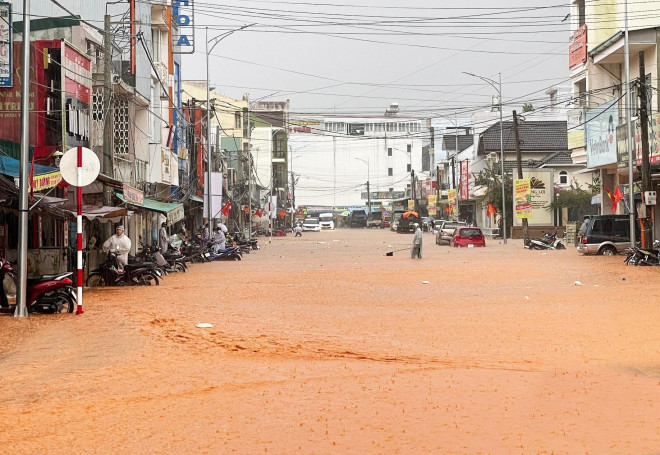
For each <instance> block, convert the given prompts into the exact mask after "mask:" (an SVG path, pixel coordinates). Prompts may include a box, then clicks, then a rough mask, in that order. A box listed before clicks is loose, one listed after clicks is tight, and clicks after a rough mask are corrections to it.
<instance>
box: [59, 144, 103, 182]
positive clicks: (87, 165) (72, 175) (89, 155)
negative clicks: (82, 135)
mask: <svg viewBox="0 0 660 455" xmlns="http://www.w3.org/2000/svg"><path fill="white" fill-rule="evenodd" d="M81 148H82V178H81V182H80V186H87V185H89V184H90V183H92V182H94V180H96V177H98V175H99V172H101V162H100V161H99V157H98V156H96V153H94V152H93V151H91V150H90V149H88V148H86V147H81ZM60 172H61V173H62V178H63V179H64V181H65V182H66V183H68V184H69V185H73V186H78V147H74V148H71V149H69V150H67V151H66V153H65V154H64V155H63V156H62V159H61V160H60Z"/></svg>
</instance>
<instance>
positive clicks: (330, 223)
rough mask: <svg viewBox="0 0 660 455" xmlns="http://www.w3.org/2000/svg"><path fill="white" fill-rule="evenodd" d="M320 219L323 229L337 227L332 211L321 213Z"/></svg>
mask: <svg viewBox="0 0 660 455" xmlns="http://www.w3.org/2000/svg"><path fill="white" fill-rule="evenodd" d="M319 221H320V222H321V229H334V228H335V220H334V219H333V218H332V213H321V214H320V215H319Z"/></svg>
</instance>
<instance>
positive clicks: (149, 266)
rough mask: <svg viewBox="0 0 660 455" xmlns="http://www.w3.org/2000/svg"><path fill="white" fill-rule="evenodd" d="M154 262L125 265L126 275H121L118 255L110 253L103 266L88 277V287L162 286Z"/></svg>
mask: <svg viewBox="0 0 660 455" xmlns="http://www.w3.org/2000/svg"><path fill="white" fill-rule="evenodd" d="M154 266H155V264H154V263H153V262H142V263H133V264H126V265H124V273H119V267H118V263H117V253H116V252H114V251H110V252H109V253H108V257H107V259H106V260H105V262H104V263H103V264H101V265H100V267H99V268H98V269H96V270H93V271H92V272H90V274H89V275H88V276H87V281H86V285H87V286H88V287H94V286H135V285H140V286H152V285H154V286H158V285H159V284H160V281H159V276H158V273H157V271H156V270H155V269H154Z"/></svg>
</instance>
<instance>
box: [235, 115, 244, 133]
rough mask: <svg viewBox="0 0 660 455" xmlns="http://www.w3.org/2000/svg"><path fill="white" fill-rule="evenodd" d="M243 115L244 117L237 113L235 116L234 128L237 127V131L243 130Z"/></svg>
mask: <svg viewBox="0 0 660 455" xmlns="http://www.w3.org/2000/svg"><path fill="white" fill-rule="evenodd" d="M241 115H242V114H241V112H236V113H235V114H234V121H235V126H234V127H235V128H236V129H237V130H240V129H241Z"/></svg>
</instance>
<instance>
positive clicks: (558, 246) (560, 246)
mask: <svg viewBox="0 0 660 455" xmlns="http://www.w3.org/2000/svg"><path fill="white" fill-rule="evenodd" d="M556 248H557V249H558V250H565V249H566V247H565V246H564V244H563V243H561V242H559V243H557V246H556Z"/></svg>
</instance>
